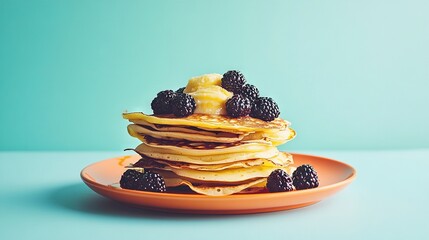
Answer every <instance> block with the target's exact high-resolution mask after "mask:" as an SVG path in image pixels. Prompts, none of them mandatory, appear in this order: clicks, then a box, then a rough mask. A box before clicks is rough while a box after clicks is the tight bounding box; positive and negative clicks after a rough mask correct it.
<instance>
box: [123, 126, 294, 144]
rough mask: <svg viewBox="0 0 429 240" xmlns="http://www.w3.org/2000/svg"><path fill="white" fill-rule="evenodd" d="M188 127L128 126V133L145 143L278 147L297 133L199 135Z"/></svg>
mask: <svg viewBox="0 0 429 240" xmlns="http://www.w3.org/2000/svg"><path fill="white" fill-rule="evenodd" d="M185 129H186V127H182V128H179V127H177V128H176V130H177V131H175V132H174V131H157V130H155V129H153V128H152V127H149V126H142V125H137V124H130V125H128V133H129V134H130V135H131V136H133V137H135V138H137V139H139V140H141V141H144V140H143V138H144V136H151V137H154V138H157V139H165V140H187V141H193V142H218V143H233V142H238V141H254V140H261V139H263V140H265V141H268V142H271V143H272V144H273V145H275V146H278V145H281V144H283V143H286V142H287V141H290V140H292V139H293V138H294V137H295V131H294V130H293V129H291V128H289V127H288V128H286V129H285V130H282V131H278V132H275V133H273V132H268V133H265V132H255V133H248V134H240V135H239V134H233V133H228V132H218V131H217V132H211V131H205V130H201V131H199V132H197V133H189V132H182V131H180V130H185Z"/></svg>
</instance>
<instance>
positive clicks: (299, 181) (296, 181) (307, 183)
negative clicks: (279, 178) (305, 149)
mask: <svg viewBox="0 0 429 240" xmlns="http://www.w3.org/2000/svg"><path fill="white" fill-rule="evenodd" d="M292 179H293V185H294V186H295V188H296V189H297V190H301V189H309V188H316V187H318V186H319V177H318V176H317V172H316V170H314V168H313V167H312V166H311V165H308V164H304V165H301V166H299V167H298V168H296V170H295V171H294V172H293V174H292Z"/></svg>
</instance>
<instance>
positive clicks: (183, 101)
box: [171, 93, 197, 117]
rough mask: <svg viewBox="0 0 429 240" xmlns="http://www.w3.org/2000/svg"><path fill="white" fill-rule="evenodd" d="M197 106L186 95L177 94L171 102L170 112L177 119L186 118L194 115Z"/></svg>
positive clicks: (192, 99) (190, 97)
mask: <svg viewBox="0 0 429 240" xmlns="http://www.w3.org/2000/svg"><path fill="white" fill-rule="evenodd" d="M196 107H197V104H196V103H195V100H194V98H193V97H192V96H191V95H189V94H186V93H177V94H176V97H175V98H174V99H173V101H172V102H171V110H172V112H173V114H174V115H175V116H177V117H186V116H189V115H191V114H192V113H194V111H195V108H196Z"/></svg>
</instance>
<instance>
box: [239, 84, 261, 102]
mask: <svg viewBox="0 0 429 240" xmlns="http://www.w3.org/2000/svg"><path fill="white" fill-rule="evenodd" d="M240 94H241V95H243V96H245V97H247V98H248V99H249V100H250V101H251V102H254V101H255V100H256V99H257V98H258V97H259V90H258V88H256V87H255V86H254V85H250V84H246V85H244V87H243V88H242V89H241V91H240Z"/></svg>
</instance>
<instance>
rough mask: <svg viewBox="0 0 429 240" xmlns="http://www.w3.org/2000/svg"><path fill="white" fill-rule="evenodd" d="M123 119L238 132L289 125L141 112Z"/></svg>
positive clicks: (279, 127)
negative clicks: (179, 116)
mask: <svg viewBox="0 0 429 240" xmlns="http://www.w3.org/2000/svg"><path fill="white" fill-rule="evenodd" d="M122 116H123V118H125V119H128V120H130V121H131V122H137V123H138V122H139V121H144V122H148V123H152V124H161V125H176V126H192V127H198V128H201V129H209V130H212V129H222V130H231V131H240V132H277V131H281V130H284V129H286V127H287V126H288V125H289V123H288V122H287V121H285V120H283V119H281V118H276V119H274V120H273V121H271V122H265V121H263V120H260V119H256V118H252V117H249V116H247V117H240V118H230V117H228V116H224V115H207V114H192V115H190V116H187V117H182V118H178V117H175V116H174V115H172V114H168V115H156V116H155V115H147V114H144V113H142V112H133V113H123V114H122Z"/></svg>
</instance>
